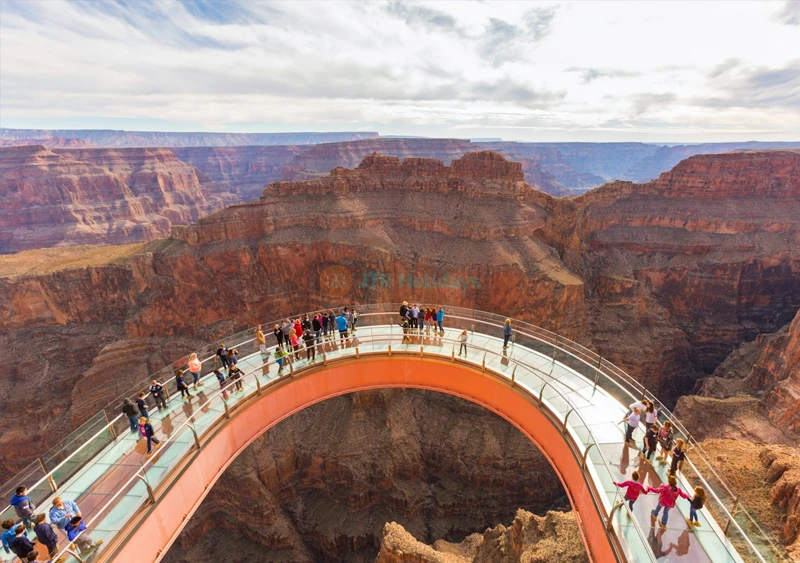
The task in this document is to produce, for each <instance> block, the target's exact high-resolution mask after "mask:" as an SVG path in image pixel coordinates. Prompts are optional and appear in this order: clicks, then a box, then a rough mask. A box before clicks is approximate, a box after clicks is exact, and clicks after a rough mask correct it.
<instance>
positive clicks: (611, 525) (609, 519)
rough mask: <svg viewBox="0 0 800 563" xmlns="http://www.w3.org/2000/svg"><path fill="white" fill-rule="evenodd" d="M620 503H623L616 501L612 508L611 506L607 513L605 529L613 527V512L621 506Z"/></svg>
mask: <svg viewBox="0 0 800 563" xmlns="http://www.w3.org/2000/svg"><path fill="white" fill-rule="evenodd" d="M622 505H623V503H622V502H618V503H616V504H615V505H614V508H612V509H611V512H610V513H609V514H608V520H607V521H606V529H607V530H611V529H612V527H613V525H614V513H615V512H616V511H617V509H618V508H619V507H620V506H622Z"/></svg>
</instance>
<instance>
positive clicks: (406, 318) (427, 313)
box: [400, 301, 444, 334]
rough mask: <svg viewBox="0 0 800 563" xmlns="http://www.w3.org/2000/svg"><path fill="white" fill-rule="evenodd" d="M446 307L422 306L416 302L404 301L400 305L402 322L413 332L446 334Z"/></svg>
mask: <svg viewBox="0 0 800 563" xmlns="http://www.w3.org/2000/svg"><path fill="white" fill-rule="evenodd" d="M443 322H444V307H441V306H439V307H420V306H418V305H417V304H416V303H414V304H412V305H409V304H408V301H403V304H402V305H401V306H400V324H401V325H402V326H403V328H404V329H408V331H409V332H412V333H423V332H425V333H426V334H429V333H430V332H438V333H440V334H444V327H443V326H442V323H443Z"/></svg>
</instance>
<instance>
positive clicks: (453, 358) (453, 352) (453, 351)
mask: <svg viewBox="0 0 800 563" xmlns="http://www.w3.org/2000/svg"><path fill="white" fill-rule="evenodd" d="M455 361H456V349H455V347H453V348H451V349H450V363H451V364H452V363H454V362H455Z"/></svg>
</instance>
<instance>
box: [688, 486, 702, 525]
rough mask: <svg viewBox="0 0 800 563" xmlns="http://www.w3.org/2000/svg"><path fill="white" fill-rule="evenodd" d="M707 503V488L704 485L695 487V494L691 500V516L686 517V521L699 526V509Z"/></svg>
mask: <svg viewBox="0 0 800 563" xmlns="http://www.w3.org/2000/svg"><path fill="white" fill-rule="evenodd" d="M705 503H706V490H705V489H704V488H703V487H695V488H694V496H693V497H692V500H690V501H689V518H687V519H686V522H687V523H688V524H689V526H692V528H694V527H695V526H697V527H698V528H699V527H700V522H699V521H698V520H697V511H698V510H700V509H701V508H703V505H705Z"/></svg>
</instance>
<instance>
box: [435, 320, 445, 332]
mask: <svg viewBox="0 0 800 563" xmlns="http://www.w3.org/2000/svg"><path fill="white" fill-rule="evenodd" d="M436 324H437V325H438V326H439V332H444V328H442V321H436Z"/></svg>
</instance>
